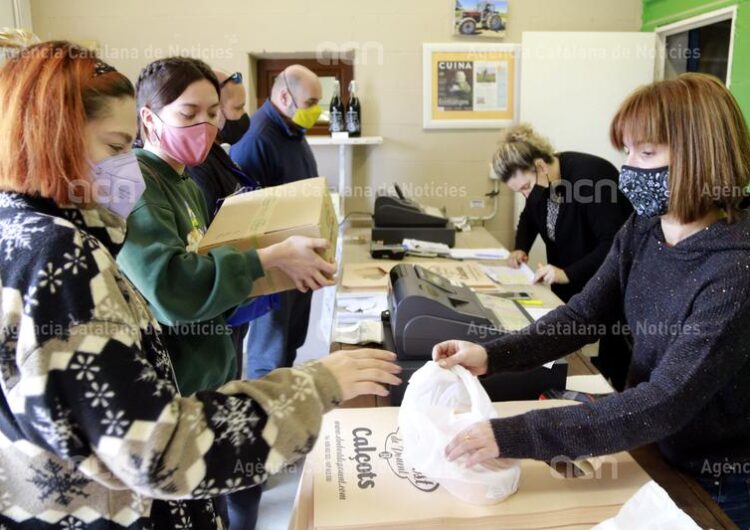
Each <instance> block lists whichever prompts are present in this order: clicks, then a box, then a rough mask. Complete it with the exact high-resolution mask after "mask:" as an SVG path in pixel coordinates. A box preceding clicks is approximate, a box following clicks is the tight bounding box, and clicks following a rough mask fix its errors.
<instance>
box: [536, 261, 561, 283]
mask: <svg viewBox="0 0 750 530" xmlns="http://www.w3.org/2000/svg"><path fill="white" fill-rule="evenodd" d="M539 282H541V283H544V284H545V285H552V284H553V283H556V284H561V285H562V284H566V283H570V280H569V279H568V275H567V274H565V271H564V270H562V269H560V268H558V267H555V266H554V265H542V264H541V263H539V264H538V265H537V266H536V273H535V274H534V281H533V282H532V283H539Z"/></svg>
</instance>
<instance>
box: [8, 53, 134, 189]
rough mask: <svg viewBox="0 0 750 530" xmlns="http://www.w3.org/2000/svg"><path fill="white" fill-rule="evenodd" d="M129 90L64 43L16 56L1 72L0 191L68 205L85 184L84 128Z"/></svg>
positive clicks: (103, 66)
mask: <svg viewBox="0 0 750 530" xmlns="http://www.w3.org/2000/svg"><path fill="white" fill-rule="evenodd" d="M127 96H130V97H134V90H133V85H132V83H130V81H129V80H128V79H127V78H126V77H125V76H123V75H122V74H120V73H118V72H117V71H115V69H114V68H112V67H110V66H108V65H106V64H105V63H103V62H101V61H100V60H99V59H97V57H96V55H95V54H94V53H93V52H91V51H88V50H85V49H83V48H80V47H78V46H76V45H74V44H71V43H69V42H62V41H53V42H44V43H41V44H37V45H35V46H31V47H29V48H26V49H24V50H22V51H21V52H20V53H19V54H18V55H16V56H15V57H13V58H12V59H11V60H9V61H8V62H7V63H6V64H5V65H4V66H3V67H2V69H0V138H2V142H0V189H2V190H4V191H15V192H18V193H24V194H28V195H35V196H41V197H45V198H48V199H52V200H53V201H55V202H56V203H57V204H66V203H70V202H72V201H71V196H70V195H71V193H72V185H71V183H73V182H75V181H78V182H80V181H82V180H83V181H85V182H88V181H89V179H90V169H89V165H88V155H87V149H86V140H85V131H84V127H85V125H86V122H87V121H88V120H91V119H95V118H99V117H101V116H103V115H105V114H106V112H107V99H108V98H121V97H127Z"/></svg>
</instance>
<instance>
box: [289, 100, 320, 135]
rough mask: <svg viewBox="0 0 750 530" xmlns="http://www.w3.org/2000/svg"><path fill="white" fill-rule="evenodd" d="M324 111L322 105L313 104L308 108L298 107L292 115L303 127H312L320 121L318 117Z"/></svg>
mask: <svg viewBox="0 0 750 530" xmlns="http://www.w3.org/2000/svg"><path fill="white" fill-rule="evenodd" d="M322 112H323V109H322V108H321V107H320V105H313V106H312V107H308V108H306V109H301V108H299V107H297V110H296V111H295V112H294V116H293V117H292V121H293V122H294V123H295V124H297V125H299V126H300V127H302V128H303V129H306V130H307V129H312V127H313V125H315V124H316V123H318V118H320V115H321V114H322Z"/></svg>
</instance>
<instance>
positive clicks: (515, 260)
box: [508, 250, 529, 269]
mask: <svg viewBox="0 0 750 530" xmlns="http://www.w3.org/2000/svg"><path fill="white" fill-rule="evenodd" d="M527 261H529V256H528V254H526V252H524V251H523V250H514V251H513V252H511V253H510V256H508V267H512V268H514V269H517V268H519V267H520V266H521V265H523V264H524V263H526V262H527Z"/></svg>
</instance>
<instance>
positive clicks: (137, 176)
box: [91, 153, 146, 218]
mask: <svg viewBox="0 0 750 530" xmlns="http://www.w3.org/2000/svg"><path fill="white" fill-rule="evenodd" d="M91 175H92V186H93V194H92V195H93V197H92V198H93V200H94V201H95V202H96V203H98V204H100V205H102V206H104V207H105V208H107V209H108V210H110V211H112V212H114V213H116V214H117V215H119V216H120V217H123V218H127V217H128V215H130V212H132V211H133V209H134V208H135V205H136V203H137V202H138V200H139V199H140V198H141V196H142V195H143V192H144V191H145V190H146V183H145V182H144V180H143V174H142V173H141V168H140V166H139V165H138V159H137V158H136V156H135V154H134V153H124V154H121V155H115V156H110V157H109V158H105V159H104V160H102V161H101V162H99V163H97V164H92V166H91Z"/></svg>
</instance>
